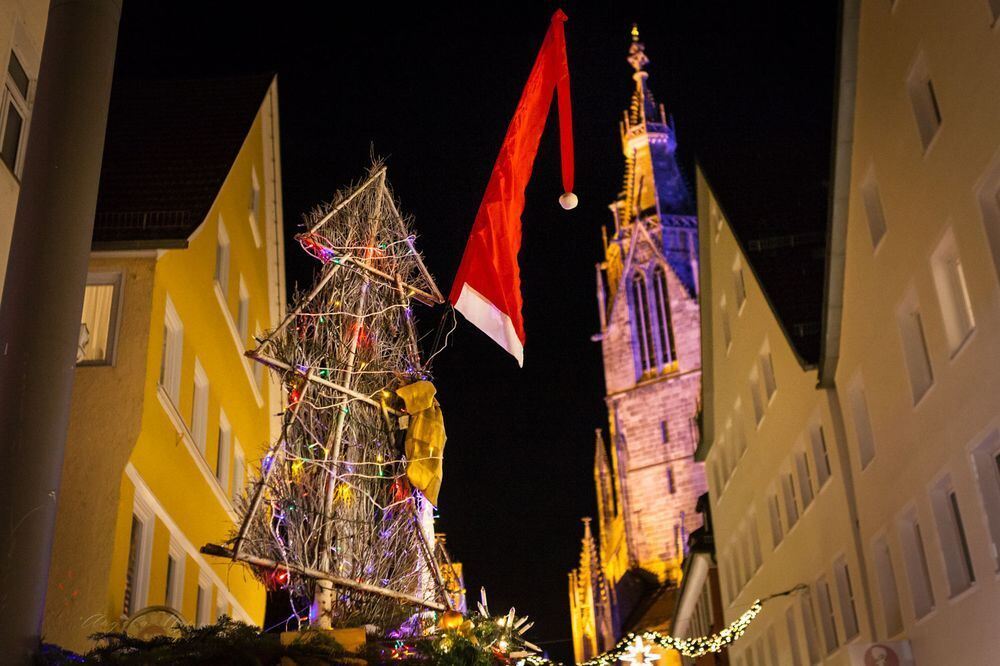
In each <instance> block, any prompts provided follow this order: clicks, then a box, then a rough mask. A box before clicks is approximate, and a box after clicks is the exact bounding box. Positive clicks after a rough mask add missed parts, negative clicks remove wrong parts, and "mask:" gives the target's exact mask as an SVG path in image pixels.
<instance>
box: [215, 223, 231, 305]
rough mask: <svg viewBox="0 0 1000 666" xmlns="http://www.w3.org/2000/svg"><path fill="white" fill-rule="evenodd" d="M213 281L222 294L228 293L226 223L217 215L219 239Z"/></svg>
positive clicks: (227, 236)
mask: <svg viewBox="0 0 1000 666" xmlns="http://www.w3.org/2000/svg"><path fill="white" fill-rule="evenodd" d="M215 283H216V284H217V285H219V289H221V290H222V295H223V296H226V295H228V294H229V234H227V233H226V225H224V224H223V223H222V216H221V215H220V216H219V241H218V245H216V247H215Z"/></svg>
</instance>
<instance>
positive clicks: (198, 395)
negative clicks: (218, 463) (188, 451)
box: [191, 357, 210, 457]
mask: <svg viewBox="0 0 1000 666" xmlns="http://www.w3.org/2000/svg"><path fill="white" fill-rule="evenodd" d="M193 384H194V390H193V391H192V392H191V438H192V439H193V440H194V445H195V447H196V448H197V449H198V451H199V452H201V455H202V456H203V457H204V456H205V455H207V451H208V403H209V395H210V394H209V390H210V389H209V383H208V375H207V374H206V373H205V369H204V368H203V367H202V365H201V361H199V360H198V358H197V357H195V359H194V382H193Z"/></svg>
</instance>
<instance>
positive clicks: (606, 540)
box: [569, 29, 707, 661]
mask: <svg viewBox="0 0 1000 666" xmlns="http://www.w3.org/2000/svg"><path fill="white" fill-rule="evenodd" d="M632 36H633V42H632V45H631V48H630V50H629V56H628V62H629V64H630V65H631V66H632V68H633V69H634V73H633V75H632V78H633V80H634V83H635V88H634V91H633V93H632V98H631V104H630V106H629V109H628V110H627V111H626V112H625V113H624V114H623V118H622V122H621V142H622V152H623V154H624V157H625V176H624V185H623V188H622V191H621V193H620V194H619V196H618V198H617V199H616V200H615V201H614V202H613V203H612V204H611V206H610V209H611V212H612V216H613V220H612V223H611V225H609V226H608V227H604V228H603V229H602V231H603V234H604V255H605V256H604V260H603V261H602V262H601V263H599V264H598V265H597V270H596V278H597V301H598V309H599V316H600V327H601V328H600V333H598V334H597V335H595V336H594V339H595V341H600V343H601V349H602V353H603V360H604V377H605V389H606V395H605V402H606V404H607V408H608V428H607V431H606V432H605V431H602V430H598V431H597V433H596V438H595V439H596V441H595V459H594V480H595V484H596V487H597V498H598V517H597V518H598V529H597V530H596V532H597V534H596V536H595V535H594V534H593V532H592V530H591V526H590V520H589V519H587V520H586V521H585V523H586V524H585V533H584V539H583V547H582V551H581V559H580V567H579V568H578V569H576V570H574V571H573V572H571V573H570V590H569V592H570V610H571V615H572V625H573V639H574V649H575V652H576V658H577V660H578V661H583V660H585V659H588V658H590V657H592V656H594V655H596V654H600V653H601V652H604V651H605V650H607V649H609V648H611V647H613V646H614V644H615V642H616V641H617V640H618V639H619V638H620V636H621V635H622V634H624V633H627V632H628V631H632V630H639V629H662V628H668V627H669V620H670V614H671V613H672V611H673V607H674V604H675V599H676V590H677V587H678V584H679V582H680V578H681V567H682V563H683V560H684V555H685V548H686V543H687V536H688V534H689V533H690V532H691V531H692V530H694V529H696V528H698V527H699V526H700V522H701V520H700V517H699V516H698V514H697V513H696V511H695V505H696V503H697V500H698V497H699V495H701V494H702V493H704V492H705V491H706V489H707V487H706V482H705V475H704V471H703V467H702V464H701V463H698V462H695V460H694V453H695V448H696V447H697V444H698V425H697V415H698V411H699V395H700V391H701V329H700V327H701V322H700V311H699V303H698V291H699V289H698V228H697V219H696V216H695V204H694V200H693V197H692V195H691V193H690V190H689V188H688V186H687V183H686V182H685V180H684V178H683V176H682V174H681V171H680V169H679V167H678V165H677V162H676V158H675V150H676V147H677V139H676V136H675V134H674V127H673V123H672V122H670V121H669V119H668V117H667V115H666V113H665V111H664V108H663V106H662V105H657V104H656V102H655V101H654V99H653V95H652V92H651V91H650V89H649V87H648V84H647V79H648V77H649V74H648V72H647V71H646V66H647V64H648V63H649V59H648V57H647V56H646V54H645V49H644V46H643V44H642V43H641V42H639V40H638V31H637V30H635V29H633V33H632Z"/></svg>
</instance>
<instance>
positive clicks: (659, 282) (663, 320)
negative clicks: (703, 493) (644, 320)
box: [653, 266, 677, 368]
mask: <svg viewBox="0 0 1000 666" xmlns="http://www.w3.org/2000/svg"><path fill="white" fill-rule="evenodd" d="M653 296H654V298H655V300H656V309H655V313H656V323H657V325H658V326H659V329H660V354H661V356H662V357H663V365H664V367H667V368H669V367H670V366H671V365H673V364H674V362H675V361H676V360H677V353H676V347H675V346H674V326H673V322H671V320H670V293H669V292H668V291H667V273H666V271H664V270H663V266H657V267H656V269H655V270H654V271H653Z"/></svg>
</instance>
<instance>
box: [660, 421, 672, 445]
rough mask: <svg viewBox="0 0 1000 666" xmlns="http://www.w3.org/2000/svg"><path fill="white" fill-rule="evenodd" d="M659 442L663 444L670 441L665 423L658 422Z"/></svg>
mask: <svg viewBox="0 0 1000 666" xmlns="http://www.w3.org/2000/svg"><path fill="white" fill-rule="evenodd" d="M660 441H661V442H663V443H664V444H666V443H668V442H669V441H670V430H669V429H668V428H667V422H666V421H660Z"/></svg>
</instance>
